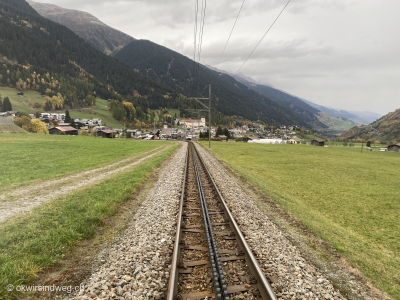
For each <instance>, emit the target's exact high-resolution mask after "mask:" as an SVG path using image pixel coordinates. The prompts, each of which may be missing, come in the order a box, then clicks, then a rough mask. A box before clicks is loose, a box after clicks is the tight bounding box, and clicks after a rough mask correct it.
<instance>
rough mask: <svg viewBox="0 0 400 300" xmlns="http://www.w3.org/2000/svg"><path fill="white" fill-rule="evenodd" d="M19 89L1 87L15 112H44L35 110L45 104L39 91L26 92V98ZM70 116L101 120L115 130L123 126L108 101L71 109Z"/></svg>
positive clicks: (2, 94) (1, 92)
mask: <svg viewBox="0 0 400 300" xmlns="http://www.w3.org/2000/svg"><path fill="white" fill-rule="evenodd" d="M17 92H18V91H17V89H15V88H10V87H4V86H0V95H1V97H3V98H5V97H8V98H9V99H10V102H11V105H12V108H13V110H17V111H20V112H23V113H27V114H33V113H36V112H37V111H38V112H44V110H43V108H34V107H33V105H34V104H35V102H38V103H39V104H43V101H44V99H43V96H42V95H40V93H39V92H37V91H30V90H28V91H24V96H23V97H20V96H18V95H17ZM58 113H65V110H62V111H58ZM69 114H70V116H71V118H79V119H94V118H96V119H101V121H102V125H106V126H110V127H113V128H121V127H123V125H121V123H119V122H118V121H117V120H115V119H114V118H113V117H112V115H111V112H110V111H109V110H108V101H107V100H104V99H101V98H96V105H95V106H93V107H86V108H79V109H70V110H69Z"/></svg>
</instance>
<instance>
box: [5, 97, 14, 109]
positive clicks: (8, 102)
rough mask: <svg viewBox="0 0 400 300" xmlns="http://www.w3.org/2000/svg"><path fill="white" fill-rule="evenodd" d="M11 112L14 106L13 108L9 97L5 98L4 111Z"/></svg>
mask: <svg viewBox="0 0 400 300" xmlns="http://www.w3.org/2000/svg"><path fill="white" fill-rule="evenodd" d="M11 110H12V106H11V102H10V99H9V98H8V97H5V98H4V100H3V111H11Z"/></svg>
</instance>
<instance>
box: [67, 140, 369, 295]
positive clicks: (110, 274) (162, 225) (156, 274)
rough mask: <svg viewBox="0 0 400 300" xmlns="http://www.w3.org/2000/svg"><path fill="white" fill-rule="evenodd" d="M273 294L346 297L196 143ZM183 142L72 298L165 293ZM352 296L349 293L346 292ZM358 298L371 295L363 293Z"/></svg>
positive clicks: (181, 175)
mask: <svg viewBox="0 0 400 300" xmlns="http://www.w3.org/2000/svg"><path fill="white" fill-rule="evenodd" d="M196 147H197V149H198V150H199V151H200V154H201V155H202V156H203V157H204V158H205V159H204V160H205V163H206V165H207V167H208V168H209V169H210V172H211V174H212V176H213V179H214V180H215V182H216V183H217V185H218V186H219V188H220V191H221V193H222V195H223V197H224V199H225V200H226V202H227V204H228V206H229V208H230V210H231V212H232V214H233V216H234V217H235V219H236V221H237V223H238V224H239V227H240V229H241V230H242V232H243V234H244V235H245V237H246V240H247V242H248V244H249V246H250V248H251V249H252V251H253V253H254V254H255V256H256V257H257V259H258V262H259V265H260V267H261V269H262V270H263V272H264V274H265V275H266V277H267V279H268V280H269V281H270V283H271V286H272V288H273V290H274V292H275V293H276V296H277V298H278V299H313V300H317V299H332V300H333V299H334V300H342V299H346V298H345V297H344V296H343V295H341V294H340V292H339V291H338V290H336V289H335V288H334V286H333V285H332V283H331V282H330V281H329V280H328V277H327V276H326V273H324V271H323V270H320V269H318V268H317V267H315V266H313V265H312V264H310V263H309V262H308V261H307V260H306V259H305V258H304V257H303V256H302V254H301V252H300V251H299V249H298V248H297V247H296V246H294V245H293V244H292V243H291V242H290V241H289V240H288V239H287V238H286V237H285V234H284V233H282V231H281V230H280V229H279V228H278V227H277V226H276V225H275V224H274V223H273V222H272V221H271V220H270V219H269V218H268V216H267V215H266V214H265V213H264V212H263V211H262V210H260V209H259V207H258V206H257V204H256V199H253V198H252V197H250V196H249V193H247V192H246V191H245V190H244V189H243V188H242V187H241V186H240V184H239V181H238V179H237V178H235V176H233V175H229V174H230V173H229V172H227V171H226V168H225V167H224V166H223V165H222V164H221V163H220V162H219V161H218V160H217V159H216V158H215V157H214V156H213V155H212V154H210V153H209V152H208V151H207V150H205V149H204V148H202V147H201V146H199V145H196ZM186 151H187V143H184V144H183V146H182V147H180V148H179V149H178V150H177V151H176V152H175V154H174V155H173V156H172V157H171V158H170V160H169V161H167V162H166V164H165V165H164V167H163V169H162V171H161V173H160V176H159V179H158V181H157V182H156V184H155V185H154V187H153V188H152V189H151V190H150V191H149V193H148V196H147V197H146V199H145V200H144V201H143V202H142V205H141V207H140V208H139V209H138V211H137V213H136V214H135V216H134V218H133V219H132V220H131V222H130V225H129V227H128V229H127V230H126V231H124V233H123V234H122V235H121V236H120V238H119V239H118V240H117V241H116V242H115V243H114V244H113V245H112V246H111V247H110V248H109V249H107V250H106V252H107V254H106V255H105V256H102V263H103V264H102V265H101V266H100V267H99V269H98V270H97V271H96V272H95V273H93V274H92V275H91V277H90V278H88V279H86V280H85V281H84V282H83V283H82V286H83V290H81V291H80V292H79V293H77V294H75V295H74V298H75V299H165V295H166V291H167V286H168V280H169V272H170V268H171V266H170V264H171V257H172V251H173V242H174V238H175V234H176V221H177V213H178V207H179V200H180V193H181V184H182V178H183V170H184V162H185V155H186ZM349 299H351V298H349ZM363 299H368V300H370V299H374V298H371V297H368V296H366V295H365V297H363Z"/></svg>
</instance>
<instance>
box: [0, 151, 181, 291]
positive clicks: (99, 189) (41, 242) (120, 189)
mask: <svg viewBox="0 0 400 300" xmlns="http://www.w3.org/2000/svg"><path fill="white" fill-rule="evenodd" d="M177 146H178V144H172V145H171V147H169V148H168V149H167V150H165V151H163V152H162V153H160V154H158V155H156V156H155V157H153V158H151V159H149V160H147V161H145V162H143V163H141V164H139V165H138V166H136V167H134V168H133V169H130V170H128V171H125V172H123V173H120V174H118V175H116V176H114V177H112V178H110V179H108V180H106V181H103V182H101V183H99V184H97V185H95V186H93V187H90V188H87V189H84V190H81V191H79V192H77V193H74V194H71V195H68V196H66V197H64V198H60V199H57V200H54V201H52V202H50V203H48V204H45V205H42V206H40V207H37V208H35V209H34V210H32V212H31V213H29V214H24V215H22V216H19V217H16V218H14V219H12V220H10V221H8V222H6V223H4V224H2V225H0V299H17V298H19V297H18V296H19V294H18V293H16V292H15V291H14V292H8V291H7V290H6V287H7V285H8V284H13V285H14V286H17V285H30V284H33V283H34V282H35V276H36V274H37V273H38V272H40V271H41V270H43V269H44V268H46V267H49V266H51V265H53V264H55V263H56V262H58V261H59V260H60V259H62V258H63V257H64V256H65V253H66V251H68V250H72V249H73V248H74V247H75V246H76V245H77V244H78V243H79V241H81V240H84V239H88V238H90V237H91V236H93V234H94V233H95V232H96V230H97V229H98V228H99V227H100V226H102V224H103V220H104V219H105V218H107V217H109V216H112V215H114V214H115V213H116V212H117V211H118V208H119V207H120V206H121V205H122V204H123V203H124V202H126V201H127V200H129V199H130V198H131V197H132V193H134V192H135V190H136V189H137V188H138V186H140V185H141V184H142V183H143V182H144V180H145V179H146V177H147V176H148V175H149V174H150V173H151V172H152V171H153V170H154V169H155V168H157V167H159V166H160V164H161V163H162V162H163V161H164V160H165V159H166V158H167V157H168V156H170V155H171V153H172V152H173V151H174V150H175V149H176V147H177Z"/></svg>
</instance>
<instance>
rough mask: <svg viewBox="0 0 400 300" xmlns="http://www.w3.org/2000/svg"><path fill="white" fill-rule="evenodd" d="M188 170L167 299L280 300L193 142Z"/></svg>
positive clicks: (184, 183)
mask: <svg viewBox="0 0 400 300" xmlns="http://www.w3.org/2000/svg"><path fill="white" fill-rule="evenodd" d="M185 174H186V176H185V178H184V180H183V186H182V195H181V201H180V208H179V215H178V223H177V233H176V238H175V246H174V251H173V258H172V264H171V274H170V281H169V286H168V292H167V299H168V300H173V299H191V300H193V299H205V298H207V299H223V300H227V299H269V300H275V299H276V297H275V295H274V293H273V291H272V289H271V287H270V285H269V283H268V282H267V280H266V279H265V277H264V275H263V274H262V271H261V269H260V267H259V266H258V263H257V261H256V259H255V257H254V256H253V254H252V252H251V250H250V248H249V246H248V245H247V243H246V241H245V239H244V236H243V234H242V233H241V232H240V230H239V227H238V225H237V224H236V222H235V220H234V218H233V216H232V214H231V213H230V211H229V209H228V207H227V205H226V203H225V201H224V199H223V198H222V195H221V193H220V192H219V190H218V188H217V186H216V184H215V183H214V181H213V179H212V177H211V175H210V173H209V172H208V170H207V168H206V167H205V165H204V163H203V161H202V159H201V157H200V156H199V154H198V153H197V151H196V149H195V147H194V145H193V144H192V143H190V145H189V147H188V153H187V156H186V170H185Z"/></svg>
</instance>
